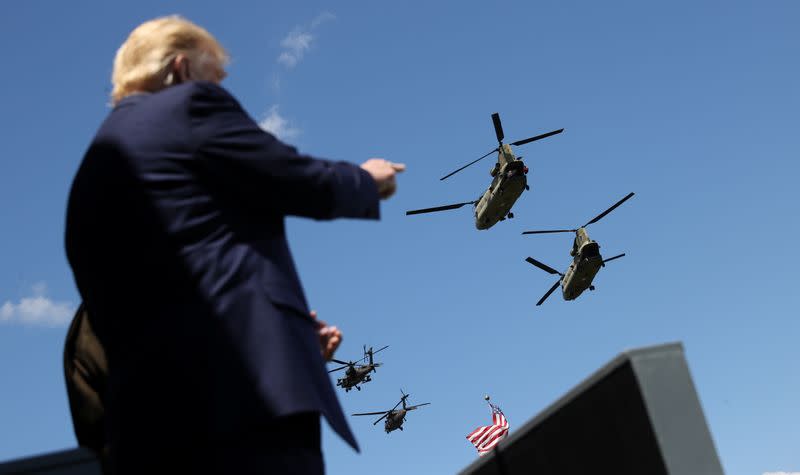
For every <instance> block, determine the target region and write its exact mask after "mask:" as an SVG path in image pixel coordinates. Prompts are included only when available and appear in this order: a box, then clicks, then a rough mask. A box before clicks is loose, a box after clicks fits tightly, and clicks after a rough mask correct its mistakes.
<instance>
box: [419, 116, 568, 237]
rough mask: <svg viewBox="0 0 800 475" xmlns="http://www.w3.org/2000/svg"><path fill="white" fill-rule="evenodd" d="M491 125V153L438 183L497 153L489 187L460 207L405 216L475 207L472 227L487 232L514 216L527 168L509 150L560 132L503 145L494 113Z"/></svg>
mask: <svg viewBox="0 0 800 475" xmlns="http://www.w3.org/2000/svg"><path fill="white" fill-rule="evenodd" d="M492 122H493V123H494V132H495V135H496V136H497V142H498V146H497V148H494V149H492V150H491V151H490V152H489V153H487V154H486V155H483V156H482V157H480V158H478V159H477V160H473V161H471V162H469V163H467V164H466V165H464V166H463V167H461V168H459V169H458V170H455V171H453V172H451V173H448V174H447V175H445V176H443V177H442V178H440V179H439V180H440V181H441V180H446V179H447V178H449V177H451V176H453V175H455V174H456V173H458V172H460V171H461V170H463V169H465V168H467V167H468V166H470V165H473V164H475V163H478V162H479V161H480V160H483V159H484V158H486V157H488V156H489V155H491V154H493V153H495V152H497V162H496V163H495V164H494V167H492V169H491V171H490V172H489V174H490V175H491V176H492V183H491V185H489V188H488V189H487V190H486V191H485V192H484V193H483V195H481V197H480V198H478V199H477V200H476V201H467V202H464V203H456V204H451V205H445V206H436V207H433V208H424V209H415V210H411V211H406V216H408V215H413V214H422V213H433V212H436V211H447V210H451V209H458V208H461V207H463V206H466V205H470V204H471V205H475V206H474V211H475V227H476V228H478V229H489V228H491V227H492V226H494V225H495V224H497V222H498V221H503V220H505V219H506V217H508V218H513V217H514V213H512V212H511V207H512V206H514V203H516V201H517V199H518V198H519V197H520V195H521V194H522V192H523V191H525V190H529V189H530V187H529V186H528V180H527V177H526V175H527V173H528V167H526V166H525V163H524V162H523V161H522V157H516V156H515V155H514V152H513V151H512V150H511V146H512V145H513V146H515V147H516V146H519V145H525V144H526V143H530V142H534V141H536V140H541V139H544V138H547V137H550V136H553V135H556V134H560V133H561V132H563V131H564V129H558V130H554V131H552V132H547V133H544V134H541V135H536V136H534V137H529V138H527V139H524V140H518V141H516V142H511V143H510V144H504V143H503V138H504V137H505V136H504V134H503V124H502V123H500V114H498V113H497V112H495V113H494V114H492Z"/></svg>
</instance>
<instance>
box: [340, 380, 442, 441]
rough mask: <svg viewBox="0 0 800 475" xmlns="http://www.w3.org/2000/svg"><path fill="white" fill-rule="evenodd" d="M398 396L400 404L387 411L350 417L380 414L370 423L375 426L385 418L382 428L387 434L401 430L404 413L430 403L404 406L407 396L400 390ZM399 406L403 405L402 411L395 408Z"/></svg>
mask: <svg viewBox="0 0 800 475" xmlns="http://www.w3.org/2000/svg"><path fill="white" fill-rule="evenodd" d="M400 394H402V395H403V396H402V397H401V398H400V402H398V403H397V404H395V405H394V407H393V408H391V409H389V410H388V411H381V412H360V413H358V414H352V415H354V416H377V415H379V414H382V415H381V417H379V418H378V420H377V421H375V422H373V423H372V425H376V424H377V423H378V422H380V421H382V420H383V418H386V422H384V424H383V428H384V430H386V433H387V434H388V433H389V432H391V431H393V430H396V429H400V430H403V422H405V420H406V413H408V411H413V410H415V409H417V408H419V407H422V406H427V405H429V404H430V403H429V402H424V403H422V404H415V405H413V406H406V399H408V396H409V394H406V393H404V392H403V390H402V389H401V390H400ZM400 404H402V405H403V408H402V409H398V408H397V406H399V405H400Z"/></svg>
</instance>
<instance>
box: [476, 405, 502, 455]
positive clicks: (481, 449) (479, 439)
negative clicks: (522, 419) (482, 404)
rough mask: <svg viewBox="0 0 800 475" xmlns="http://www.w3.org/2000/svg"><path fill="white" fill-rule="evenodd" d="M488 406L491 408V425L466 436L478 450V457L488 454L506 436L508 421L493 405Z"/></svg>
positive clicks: (479, 428)
mask: <svg viewBox="0 0 800 475" xmlns="http://www.w3.org/2000/svg"><path fill="white" fill-rule="evenodd" d="M489 405H490V406H491V407H492V425H490V426H481V427H478V428H477V429H475V430H474V431H472V432H471V433H470V434H469V435H468V436H467V440H469V441H470V442H472V445H474V446H475V448H476V449H478V455H480V456H484V455H486V454H487V453H489V452H490V451H491V450H492V449H493V448H494V446H495V445H497V444H498V443H499V442H500V441H501V440H503V439H504V438H505V437H506V436H507V435H508V421H507V420H506V417H505V416H504V415H503V411H501V410H500V408H499V407H497V406H495V405H494V404H489Z"/></svg>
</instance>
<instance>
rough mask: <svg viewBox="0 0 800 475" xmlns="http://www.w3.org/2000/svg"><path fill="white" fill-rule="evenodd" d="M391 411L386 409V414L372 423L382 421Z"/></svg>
mask: <svg viewBox="0 0 800 475" xmlns="http://www.w3.org/2000/svg"><path fill="white" fill-rule="evenodd" d="M390 412H392V411H386V414H384V415H382V416H381V417H379V418H378V420H377V421H375V422H373V423H372V425H376V424H377V423H378V422H380V421H382V420H383V418H384V417H386V416H388V415H389V413H390Z"/></svg>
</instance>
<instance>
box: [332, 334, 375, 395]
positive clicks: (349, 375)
mask: <svg viewBox="0 0 800 475" xmlns="http://www.w3.org/2000/svg"><path fill="white" fill-rule="evenodd" d="M386 348H389V345H386V346H384V347H383V348H381V349H380V350H377V351H372V347H369V350H367V345H364V357H363V358H361V359H360V360H358V361H341V360H336V359H331V361H333V362H334V363H339V364H340V365H344V366H340V367H338V368H335V369H332V370H330V371H328V373H334V372H336V371H339V370H342V369H345V368H347V371H345V373H344V378H339V379H337V380H336V385H337V386H341V387H342V388H344V390H345V392H350V390H351V389H353V388H356V389H357V390H359V391H361V388H360V387H358V385H359V384H363V383H368V382H370V381H372V377H371V376H370V375H369V374H370V373H373V372H375V373H376V372H377V370H376V369H375V368H377V367H378V366H380V365H381V364H380V363H375V362H374V361H373V359H372V355H374V354H375V353H377V352H379V351H383V350H385V349H386ZM367 359H368V360H369V363H367V364H364V365H359V364H358V363H360V362H361V361H364V360H367Z"/></svg>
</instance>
